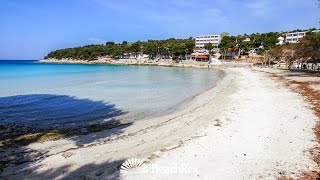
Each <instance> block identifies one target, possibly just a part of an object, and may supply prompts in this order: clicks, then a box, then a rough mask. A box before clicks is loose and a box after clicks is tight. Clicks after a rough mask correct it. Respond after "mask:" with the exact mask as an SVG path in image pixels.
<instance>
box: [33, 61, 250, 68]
mask: <svg viewBox="0 0 320 180" xmlns="http://www.w3.org/2000/svg"><path fill="white" fill-rule="evenodd" d="M38 62H39V63H44V64H45V63H48V64H87V65H91V64H92V65H94V64H96V65H120V66H121V65H129V66H163V67H179V68H209V67H210V68H212V67H213V68H218V69H220V68H230V67H250V66H251V65H252V64H253V63H243V62H237V63H235V62H233V61H230V62H222V63H220V64H210V65H209V64H208V62H200V61H195V60H182V61H179V62H175V61H173V60H172V59H160V60H150V59H111V58H101V59H98V60H92V61H88V60H72V59H61V60H58V59H44V60H39V61H38Z"/></svg>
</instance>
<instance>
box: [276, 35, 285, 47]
mask: <svg viewBox="0 0 320 180" xmlns="http://www.w3.org/2000/svg"><path fill="white" fill-rule="evenodd" d="M283 44H284V37H281V36H280V37H278V43H277V45H280V46H281V45H283Z"/></svg>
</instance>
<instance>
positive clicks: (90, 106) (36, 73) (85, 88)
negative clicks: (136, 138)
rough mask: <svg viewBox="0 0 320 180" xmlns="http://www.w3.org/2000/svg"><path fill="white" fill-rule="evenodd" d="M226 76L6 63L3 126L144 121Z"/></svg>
mask: <svg viewBox="0 0 320 180" xmlns="http://www.w3.org/2000/svg"><path fill="white" fill-rule="evenodd" d="M220 76H221V74H220V73H219V72H218V71H216V70H212V69H211V70H209V69H192V68H169V67H151V66H113V65H75V64H73V65H66V64H40V63H37V62H36V61H0V84H1V88H0V124H19V123H21V124H33V125H37V126H41V125H43V126H54V125H57V124H65V125H79V124H86V123H92V122H101V121H110V120H113V119H116V118H126V119H128V120H129V121H134V120H139V119H143V118H146V117H150V116H157V115H160V114H163V113H165V112H168V110H170V109H172V108H174V107H175V106H177V105H178V104H180V103H182V102H184V101H185V100H186V99H190V98H191V97H193V96H194V95H196V94H198V93H200V92H202V91H204V90H206V89H208V88H209V87H211V86H213V85H214V83H215V82H216V81H217V80H218V79H219V77H220Z"/></svg>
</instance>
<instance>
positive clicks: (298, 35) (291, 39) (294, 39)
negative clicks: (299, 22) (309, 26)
mask: <svg viewBox="0 0 320 180" xmlns="http://www.w3.org/2000/svg"><path fill="white" fill-rule="evenodd" d="M306 35H307V31H304V32H293V33H287V34H286V42H287V43H298V42H299V41H300V39H302V38H303V37H304V36H306Z"/></svg>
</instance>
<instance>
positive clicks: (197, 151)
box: [0, 68, 316, 179]
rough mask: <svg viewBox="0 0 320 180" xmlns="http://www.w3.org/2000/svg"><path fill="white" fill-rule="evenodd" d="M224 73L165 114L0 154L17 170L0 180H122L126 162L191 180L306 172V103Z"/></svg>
mask: <svg viewBox="0 0 320 180" xmlns="http://www.w3.org/2000/svg"><path fill="white" fill-rule="evenodd" d="M224 71H225V72H226V76H225V77H223V78H222V79H221V80H220V81H219V82H218V83H217V86H215V87H214V88H211V89H209V90H208V91H205V92H203V93H202V94H200V95H198V96H196V97H194V98H193V99H192V101H191V102H190V104H188V106H187V107H186V108H183V109H180V110H178V111H175V112H172V113H170V114H167V115H164V116H161V117H155V118H151V119H146V120H141V121H137V122H135V123H134V124H133V125H129V126H127V127H123V128H115V129H112V131H103V132H99V133H94V134H90V135H84V136H78V137H72V138H66V139H61V140H57V141H49V142H44V143H35V144H31V145H29V146H27V147H21V148H20V149H16V150H15V151H14V152H11V151H9V150H8V151H5V152H2V153H1V159H3V158H4V157H6V158H9V157H11V158H13V159H14V158H16V159H17V160H16V163H17V162H18V163H17V164H18V165H14V164H11V165H12V166H11V167H7V168H5V169H4V171H3V172H2V173H1V174H0V177H4V178H9V177H10V178H22V179H24V178H29V179H30V178H35V179H37V177H46V178H51V179H52V178H67V179H68V178H69V179H74V178H89V179H90V178H92V179H119V178H124V179H126V176H123V174H121V173H120V171H119V167H120V165H121V164H122V163H123V162H124V161H125V160H126V159H128V158H140V159H142V160H143V161H145V162H146V164H147V167H150V166H152V165H153V164H155V165H159V166H163V167H168V166H170V163H174V162H177V163H187V164H188V165H191V166H192V167H196V168H199V167H201V168H199V169H200V170H202V171H200V172H199V173H198V174H191V175H190V174H187V177H188V178H193V179H203V178H206V177H208V178H209V177H211V178H212V177H217V178H218V177H221V178H224V179H225V178H227V179H228V178H230V179H231V178H233V179H234V178H239V177H241V178H243V179H254V178H259V177H260V178H263V177H264V178H270V179H276V178H278V177H279V176H280V175H281V174H279V171H281V172H283V171H285V172H294V173H296V175H298V173H299V172H301V171H308V170H312V169H314V168H315V167H316V164H315V163H314V162H313V161H312V160H311V159H310V158H309V157H308V149H310V148H312V147H313V146H314V145H316V144H315V142H314V136H313V130H312V128H313V127H314V125H315V121H313V120H315V119H316V117H315V116H314V115H313V114H312V113H310V112H311V111H310V109H309V108H308V106H307V104H306V102H305V101H304V100H303V99H302V98H301V97H300V96H298V95H296V94H294V93H292V92H291V91H289V90H288V89H287V88H285V87H282V86H281V85H279V83H278V82H274V81H272V80H270V79H267V78H266V76H265V75H263V74H262V73H261V72H254V71H252V70H251V69H243V68H236V69H233V68H232V69H225V70H224ZM264 97H268V98H271V99H268V98H264ZM273 106H275V107H273ZM261 107H264V108H266V109H267V110H265V111H261V109H260V108H261ZM296 107H299V108H301V109H300V111H296V110H295V108H296ZM277 113H280V114H277ZM257 117H258V118H257ZM283 147H286V148H283ZM30 158H31V159H30ZM248 158H249V159H248ZM265 158H266V159H265ZM248 160H250V161H248ZM19 162H20V163H19ZM168 163H169V164H168ZM231 164H232V165H231ZM208 168H209V169H208ZM223 169H225V171H224V170H223ZM239 173H241V174H239ZM252 173H253V174H252ZM153 175H154V174H143V177H140V178H139V179H148V177H149V178H152V177H153ZM158 175H159V174H158ZM160 175H163V174H160ZM166 175H167V177H169V178H170V177H171V178H172V177H173V175H172V176H170V174H166ZM184 175H185V174H184ZM164 177H166V176H164ZM174 177H176V178H177V179H179V178H180V179H185V178H186V177H185V176H183V174H182V175H181V174H178V176H176V174H174ZM272 177H274V178H272ZM128 178H129V179H130V177H128ZM162 178H163V177H162Z"/></svg>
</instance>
